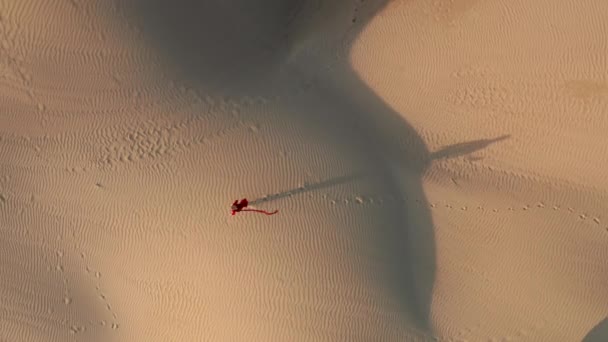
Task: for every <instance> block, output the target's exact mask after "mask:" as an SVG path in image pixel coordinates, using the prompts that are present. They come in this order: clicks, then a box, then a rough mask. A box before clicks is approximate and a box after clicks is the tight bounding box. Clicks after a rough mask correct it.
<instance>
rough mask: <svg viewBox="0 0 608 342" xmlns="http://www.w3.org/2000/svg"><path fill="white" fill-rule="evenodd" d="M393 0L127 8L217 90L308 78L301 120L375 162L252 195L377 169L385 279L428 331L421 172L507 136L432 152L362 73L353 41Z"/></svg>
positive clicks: (430, 276)
mask: <svg viewBox="0 0 608 342" xmlns="http://www.w3.org/2000/svg"><path fill="white" fill-rule="evenodd" d="M387 3H388V0H367V1H363V0H358V1H353V0H335V1H325V2H321V1H319V0H317V1H315V0H306V1H300V0H257V1H255V0H207V1H197V0H172V1H169V0H145V1H144V0H138V1H135V4H136V5H135V6H134V7H133V8H131V10H132V11H133V12H132V13H133V15H134V17H135V18H140V19H141V21H140V22H139V23H140V24H141V27H142V28H143V33H144V36H145V37H146V38H147V39H149V40H150V42H151V43H152V44H154V45H155V46H156V47H157V48H158V52H159V54H160V55H161V56H164V57H165V58H166V60H167V61H168V62H169V63H170V65H171V66H173V67H174V68H175V72H176V73H180V74H182V76H184V77H186V78H187V79H188V80H190V81H191V82H193V85H195V86H196V87H198V88H199V89H204V90H205V91H208V92H209V93H212V94H216V95H218V96H227V97H235V98H239V97H245V96H247V97H257V96H260V97H267V96H272V94H270V93H268V91H265V90H261V89H269V88H271V89H275V90H277V91H278V89H279V88H280V87H281V85H280V82H281V81H280V80H283V81H285V80H289V79H290V77H291V78H292V80H297V81H298V82H302V86H301V87H300V88H298V89H300V90H303V91H306V92H308V95H307V96H309V97H310V98H314V101H316V105H315V106H316V107H310V108H308V109H310V110H307V108H300V110H301V112H302V113H306V114H305V117H304V114H302V115H303V117H302V118H301V120H300V121H301V122H303V124H310V125H314V124H311V123H315V122H317V123H320V124H318V125H319V127H320V126H321V125H322V126H323V128H324V129H330V130H333V132H334V134H336V135H339V136H340V139H341V140H342V141H343V142H344V143H345V146H346V147H344V149H345V151H347V152H348V153H350V154H357V155H358V156H359V158H361V159H362V160H364V161H365V164H367V165H369V168H368V169H367V170H357V171H356V172H355V173H353V174H352V175H346V176H334V177H328V179H327V180H325V181H321V182H318V183H313V184H309V185H306V186H303V187H299V188H296V189H286V190H285V191H282V192H280V193H276V194H272V195H268V196H266V197H261V198H257V199H253V200H252V202H251V203H252V204H261V203H264V202H267V201H271V200H280V199H282V198H285V197H288V196H293V195H297V194H299V193H302V192H305V191H312V190H317V189H321V188H326V187H331V186H334V185H337V184H340V183H344V182H350V181H352V180H354V179H356V178H357V177H362V176H363V175H365V176H370V177H373V178H374V181H375V182H376V184H377V185H378V187H379V191H382V192H383V193H384V194H386V195H387V197H390V198H391V199H392V200H391V201H389V202H387V203H385V204H384V207H383V209H384V210H385V211H384V213H383V214H384V215H383V216H382V217H383V218H382V219H381V220H379V221H378V222H377V224H378V230H377V231H376V232H375V234H376V235H375V238H376V240H375V241H373V243H375V244H377V245H378V250H382V251H383V252H381V253H383V254H381V255H380V256H379V258H380V259H381V262H382V263H383V264H384V265H386V268H384V269H385V270H386V272H384V274H385V284H387V286H388V287H389V288H390V290H391V293H392V296H393V298H394V300H395V303H396V307H397V308H398V310H399V311H400V313H402V314H403V315H404V317H410V318H412V317H413V319H414V321H415V324H416V325H417V327H418V328H419V329H421V330H423V331H426V332H432V330H433V327H432V322H431V321H430V315H431V312H430V311H431V310H430V309H431V299H432V290H433V285H434V280H435V268H436V262H435V239H434V227H433V222H432V219H431V213H430V208H429V205H428V203H427V201H426V196H425V192H424V190H423V187H422V176H423V174H424V172H425V170H426V169H427V167H428V166H429V164H430V163H431V161H432V160H433V159H439V158H450V157H454V156H460V155H463V154H467V153H471V152H474V151H476V150H478V149H482V148H485V147H486V146H488V145H489V144H491V143H493V142H494V141H498V140H502V139H505V138H506V137H507V136H503V137H499V138H496V139H482V140H476V141H472V142H466V143H459V144H456V145H453V146H449V147H446V148H444V149H442V150H440V151H437V152H434V153H431V152H429V150H428V149H427V147H426V145H425V143H424V141H423V140H422V139H421V137H420V136H419V135H418V133H417V132H416V130H415V129H414V128H413V127H412V126H410V125H409V124H408V123H407V122H406V121H405V120H404V119H403V116H407V113H403V115H401V114H400V113H396V112H395V111H394V110H392V109H391V108H390V107H389V106H388V105H387V104H386V103H385V102H384V101H383V100H382V99H381V98H379V97H378V96H377V95H376V94H375V93H374V91H373V90H372V89H370V88H369V87H368V85H367V84H366V83H365V82H364V81H363V80H361V79H360V78H359V76H358V75H357V73H356V71H355V70H354V69H353V68H352V66H351V64H350V62H349V60H348V55H349V52H350V50H349V49H350V48H351V47H352V44H353V41H354V40H355V39H356V38H357V37H358V36H359V35H360V33H361V31H362V29H363V28H364V27H365V25H366V24H367V23H369V22H370V21H371V19H372V18H373V17H374V16H375V15H376V14H377V13H378V12H379V11H381V10H382V8H384V6H385V5H386V4H387ZM314 65H317V67H314ZM278 75H280V76H278ZM312 83H314V86H311V87H307V85H310V84H312ZM277 84H278V85H277ZM273 87H274V88H273ZM403 91H408V89H403ZM319 104H322V106H323V107H324V109H325V110H324V111H323V112H321V113H317V112H316V111H314V110H312V109H313V108H318V107H319V106H318V105H319ZM292 112H293V111H292ZM328 127H329V128H328Z"/></svg>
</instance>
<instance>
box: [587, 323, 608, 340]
mask: <svg viewBox="0 0 608 342" xmlns="http://www.w3.org/2000/svg"><path fill="white" fill-rule="evenodd" d="M605 341H608V317H606V318H604V319H603V320H602V321H601V322H598V323H597V325H596V326H595V327H593V329H591V331H589V333H587V335H586V336H585V338H583V342H605Z"/></svg>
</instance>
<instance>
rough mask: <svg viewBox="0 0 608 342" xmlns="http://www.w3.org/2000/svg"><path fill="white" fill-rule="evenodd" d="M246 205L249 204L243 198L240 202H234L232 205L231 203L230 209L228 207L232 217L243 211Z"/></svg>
mask: <svg viewBox="0 0 608 342" xmlns="http://www.w3.org/2000/svg"><path fill="white" fill-rule="evenodd" d="M248 204H249V201H247V199H246V198H243V199H242V200H241V202H239V200H235V201H234V203H232V207H230V209H232V215H234V214H236V213H238V212H239V211H241V210H243V208H245V207H247V205H248Z"/></svg>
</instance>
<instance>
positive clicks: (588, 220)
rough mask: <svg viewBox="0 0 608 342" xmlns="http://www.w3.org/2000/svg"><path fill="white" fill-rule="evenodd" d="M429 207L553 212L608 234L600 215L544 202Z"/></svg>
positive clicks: (607, 225) (445, 203) (448, 203)
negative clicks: (562, 213) (489, 205)
mask: <svg viewBox="0 0 608 342" xmlns="http://www.w3.org/2000/svg"><path fill="white" fill-rule="evenodd" d="M429 203H431V204H430V207H431V208H432V209H434V210H448V211H452V210H459V211H469V212H470V211H477V212H484V213H504V212H512V213H527V212H533V211H535V212H539V211H543V212H544V213H545V214H551V213H553V212H565V213H567V214H568V215H569V217H571V218H572V219H575V220H576V222H579V223H585V224H588V225H591V226H594V227H596V228H598V229H602V230H603V231H604V232H606V233H608V222H605V221H603V220H602V219H601V216H602V215H600V214H591V213H589V211H586V210H584V209H575V207H574V206H569V205H560V204H553V205H546V204H545V202H544V201H538V202H535V203H534V204H531V203H525V204H521V205H518V206H506V207H487V206H484V205H480V204H471V203H470V202H453V201H430V200H429Z"/></svg>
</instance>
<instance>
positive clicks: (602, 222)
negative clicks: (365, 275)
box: [310, 194, 608, 234]
mask: <svg viewBox="0 0 608 342" xmlns="http://www.w3.org/2000/svg"><path fill="white" fill-rule="evenodd" d="M310 196H311V197H312V195H310ZM322 198H323V199H324V200H328V201H329V202H330V204H331V205H335V206H352V205H355V206H364V207H365V206H382V205H383V204H384V203H388V202H390V203H398V204H406V202H407V203H409V204H412V203H414V204H415V205H416V206H423V205H424V206H428V207H429V208H430V209H432V210H447V211H460V212H473V213H474V212H479V213H481V212H483V213H485V214H498V213H504V212H510V213H528V212H540V211H542V212H543V213H545V214H547V215H550V214H552V213H557V212H561V213H567V214H568V216H569V217H570V218H572V219H574V220H575V222H578V223H582V224H586V225H588V226H592V227H595V228H596V229H601V230H602V231H603V232H605V233H606V234H608V219H602V217H603V216H605V215H608V213H603V214H599V213H592V212H590V211H588V210H585V209H584V208H578V209H577V208H575V206H573V205H567V204H557V203H556V204H552V205H547V204H546V202H545V201H544V200H539V201H537V202H533V203H522V204H521V205H513V206H505V207H491V206H485V205H482V204H472V203H471V202H465V201H463V202H455V201H441V200H431V199H430V198H429V199H423V198H411V199H408V200H397V199H395V198H393V197H391V196H382V195H362V194H357V195H351V196H345V197H330V196H329V195H328V194H323V195H322Z"/></svg>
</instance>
